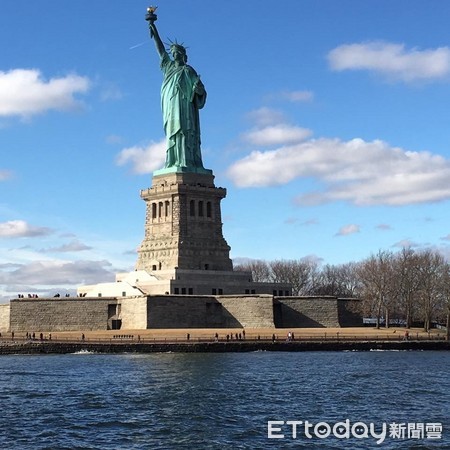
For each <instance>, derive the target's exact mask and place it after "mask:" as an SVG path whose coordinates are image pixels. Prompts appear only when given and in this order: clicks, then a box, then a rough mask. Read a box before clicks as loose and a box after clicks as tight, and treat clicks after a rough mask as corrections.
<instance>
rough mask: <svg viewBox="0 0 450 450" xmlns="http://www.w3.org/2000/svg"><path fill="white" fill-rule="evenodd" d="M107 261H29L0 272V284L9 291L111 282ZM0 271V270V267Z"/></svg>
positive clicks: (111, 273) (112, 275) (109, 265)
mask: <svg viewBox="0 0 450 450" xmlns="http://www.w3.org/2000/svg"><path fill="white" fill-rule="evenodd" d="M110 268H111V263H110V262H108V261H74V262H67V261H33V262H30V263H27V264H21V265H20V266H16V267H12V269H13V270H3V271H0V285H7V286H8V289H11V291H12V292H15V291H18V292H19V291H20V290H21V289H20V286H35V287H36V289H41V287H42V286H64V285H67V286H76V285H80V284H95V283H99V282H104V281H113V279H114V274H113V272H112V271H111V270H110ZM0 269H1V268H0Z"/></svg>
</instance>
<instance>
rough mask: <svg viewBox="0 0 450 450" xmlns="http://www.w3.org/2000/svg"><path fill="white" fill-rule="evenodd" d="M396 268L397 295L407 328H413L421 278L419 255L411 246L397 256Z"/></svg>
mask: <svg viewBox="0 0 450 450" xmlns="http://www.w3.org/2000/svg"><path fill="white" fill-rule="evenodd" d="M394 270H395V272H396V283H395V290H396V292H395V296H396V299H397V304H398V306H399V308H400V309H401V311H402V313H403V316H404V318H405V322H406V328H411V326H412V321H413V317H414V316H415V315H416V314H417V309H418V308H417V302H416V300H417V296H418V292H419V288H420V283H421V278H420V271H419V257H418V255H417V254H416V252H415V251H414V250H413V249H411V248H403V249H402V250H401V251H400V252H399V253H397V255H396V256H395V262H394Z"/></svg>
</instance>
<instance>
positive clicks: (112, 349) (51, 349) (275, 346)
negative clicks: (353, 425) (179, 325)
mask: <svg viewBox="0 0 450 450" xmlns="http://www.w3.org/2000/svg"><path fill="white" fill-rule="evenodd" d="M383 350H385V351H389V350H391V351H406V350H447V351H448V350H450V342H448V341H423V340H421V341H396V342H392V341H377V342H375V341H331V342H330V341H317V342H302V341H294V342H284V341H283V342H267V341H265V342H263V341H261V342H259V341H251V342H250V341H247V342H246V341H239V342H192V343H188V342H185V343H158V342H155V343H139V342H134V343H133V342H126V343H116V342H112V343H94V342H51V341H37V342H4V343H2V344H1V345H0V355H13V354H15V355H25V354H68V353H79V352H91V353H112V354H114V353H166V352H173V353H226V352H256V351H270V352H280V351H281V352H303V351H383Z"/></svg>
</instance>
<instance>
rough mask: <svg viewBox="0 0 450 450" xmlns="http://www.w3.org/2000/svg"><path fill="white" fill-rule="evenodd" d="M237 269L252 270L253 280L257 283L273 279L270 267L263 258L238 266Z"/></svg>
mask: <svg viewBox="0 0 450 450" xmlns="http://www.w3.org/2000/svg"><path fill="white" fill-rule="evenodd" d="M234 270H236V271H243V272H251V273H252V278H253V281H255V282H256V283H261V282H269V281H271V274H270V267H269V264H268V263H267V262H266V261H263V260H261V259H255V260H251V261H249V262H246V263H244V264H240V265H239V266H236V267H235V269H234Z"/></svg>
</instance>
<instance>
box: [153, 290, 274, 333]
mask: <svg viewBox="0 0 450 450" xmlns="http://www.w3.org/2000/svg"><path fill="white" fill-rule="evenodd" d="M272 299H273V297H272V296H270V295H263V296H258V295H255V296H239V297H238V296H218V297H215V296H198V297H197V296H182V295H180V296H176V295H164V296H152V297H149V298H148V303H147V305H148V319H147V328H240V327H251V328H258V327H273V326H274V322H273V305H272Z"/></svg>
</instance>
